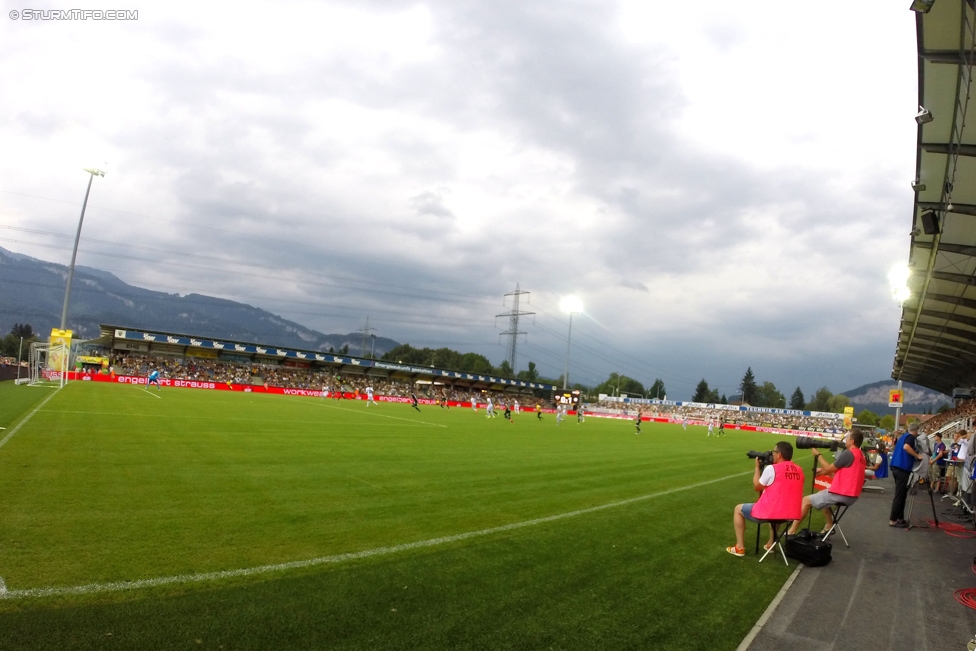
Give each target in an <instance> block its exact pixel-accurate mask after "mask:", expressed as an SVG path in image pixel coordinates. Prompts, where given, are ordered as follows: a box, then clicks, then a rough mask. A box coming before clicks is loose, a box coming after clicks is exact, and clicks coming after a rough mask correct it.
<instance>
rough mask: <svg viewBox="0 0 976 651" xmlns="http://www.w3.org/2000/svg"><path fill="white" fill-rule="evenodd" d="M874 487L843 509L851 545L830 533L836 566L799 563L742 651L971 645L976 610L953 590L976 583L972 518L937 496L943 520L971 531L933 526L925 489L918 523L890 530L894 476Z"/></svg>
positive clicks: (916, 510)
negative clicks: (956, 531)
mask: <svg viewBox="0 0 976 651" xmlns="http://www.w3.org/2000/svg"><path fill="white" fill-rule="evenodd" d="M868 485H869V486H873V487H883V488H884V492H883V493H878V492H868V491H865V492H864V493H863V494H862V495H861V498H860V499H859V500H858V501H857V503H856V504H855V505H854V506H852V507H851V508H850V511H849V512H848V513H847V514H846V515H845V516H844V518H843V520H842V521H841V526H842V528H843V530H844V533H845V534H846V536H847V540H848V541H849V542H850V544H851V546H850V548H847V547H846V546H845V545H844V541H843V539H842V538H841V537H840V536H839V535H833V536H831V538H830V542H831V543H832V544H833V550H832V551H833V560H832V561H831V563H830V564H828V565H826V566H824V567H803V566H799V567H798V569H797V571H796V572H795V573H794V574H793V575H792V576H791V577H790V580H789V581H788V582H787V584H786V586H785V587H784V590H783V591H782V592H781V593H780V595H779V597H777V600H774V602H773V603H772V604H771V605H770V608H769V609H767V611H766V613H765V614H764V615H763V618H762V619H761V620H760V621H759V623H757V625H756V628H754V629H753V632H752V633H751V634H750V635H749V636H748V637H747V638H746V639H745V640H743V642H742V644H741V645H740V647H739V649H740V651H745V650H747V649H748V650H749V651H782V650H783V649H788V650H789V651H807V650H810V651H813V650H816V651H826V650H828V649H837V650H846V649H858V650H862V649H863V650H865V651H872V650H874V649H879V650H880V649H894V650H896V651H899V650H901V649H905V650H911V651H925V650H937V649H938V650H941V649H945V650H946V651H965V649H966V648H967V644H968V643H969V642H970V640H972V639H973V637H974V635H976V610H973V609H971V608H969V607H967V606H965V605H963V604H961V603H959V602H958V601H956V599H955V597H954V592H955V591H956V590H960V589H964V588H974V589H976V572H974V570H973V565H974V562H976V561H974V556H976V531H974V525H973V521H972V519H969V521H968V522H963V521H962V519H961V514H962V510H961V509H959V508H958V507H953V506H951V503H950V501H949V500H948V499H946V500H942V499H939V496H936V499H935V509H936V513H937V514H938V517H939V520H940V522H944V523H951V524H954V525H957V526H959V525H964V526H966V528H967V529H968V531H964V532H962V533H961V534H959V535H961V536H965V537H958V535H957V536H952V535H949V534H948V533H947V532H946V531H945V530H939V529H936V528H935V527H934V526H932V520H933V514H932V505H931V503H930V501H929V495H928V493H927V492H925V491H922V492H920V493H919V494H918V495H917V497H916V498H915V502H914V507H913V509H912V524H913V528H911V529H908V530H906V529H897V528H893V527H889V526H888V513H889V509H890V508H891V498H892V493H893V491H894V483H893V481H892V480H891V479H890V478H889V479H885V480H880V481H872V482H868ZM911 502H912V498H911V497H909V504H911ZM747 534H748V532H747ZM770 560H772V559H771V558H769V559H767V560H766V562H767V563H768V562H769V561H770ZM779 562H782V559H780V561H779ZM790 564H791V565H796V562H795V561H792V560H791V561H790Z"/></svg>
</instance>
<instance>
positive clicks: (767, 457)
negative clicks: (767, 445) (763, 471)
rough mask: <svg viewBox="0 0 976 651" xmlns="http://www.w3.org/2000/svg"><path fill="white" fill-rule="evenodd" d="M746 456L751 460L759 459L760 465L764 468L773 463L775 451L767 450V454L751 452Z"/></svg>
mask: <svg viewBox="0 0 976 651" xmlns="http://www.w3.org/2000/svg"><path fill="white" fill-rule="evenodd" d="M746 456H747V457H749V458H750V459H759V465H760V466H761V467H763V468H765V467H766V466H768V465H769V464H771V463H772V462H773V451H772V450H766V451H765V452H756V451H755V450H749V451H748V452H746Z"/></svg>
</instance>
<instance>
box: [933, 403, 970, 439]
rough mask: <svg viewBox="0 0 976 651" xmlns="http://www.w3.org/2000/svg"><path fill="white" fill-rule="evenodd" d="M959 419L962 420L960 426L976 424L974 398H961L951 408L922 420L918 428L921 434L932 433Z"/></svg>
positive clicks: (967, 426)
mask: <svg viewBox="0 0 976 651" xmlns="http://www.w3.org/2000/svg"><path fill="white" fill-rule="evenodd" d="M960 419H962V420H963V421H964V422H963V424H962V427H964V428H965V429H967V430H971V429H973V427H974V425H976V400H961V401H960V402H959V404H958V405H957V406H956V407H954V408H953V409H950V410H948V411H944V412H942V413H941V414H936V415H935V416H932V417H931V418H926V419H925V420H923V421H922V422H921V426H920V428H919V429H920V430H921V432H922V433H923V434H932V433H934V432H937V431H939V430H940V429H942V428H943V427H945V426H946V425H948V424H949V423H952V422H954V421H957V420H960Z"/></svg>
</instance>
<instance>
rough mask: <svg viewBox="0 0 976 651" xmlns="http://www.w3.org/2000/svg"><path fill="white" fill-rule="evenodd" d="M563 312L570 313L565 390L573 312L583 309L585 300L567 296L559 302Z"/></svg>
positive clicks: (565, 378)
mask: <svg viewBox="0 0 976 651" xmlns="http://www.w3.org/2000/svg"><path fill="white" fill-rule="evenodd" d="M559 307H560V309H562V311H563V312H568V313H569V333H568V334H567V335H566V372H565V373H563V391H565V390H566V389H568V388H569V349H570V344H571V342H572V340H573V313H574V312H582V311H583V301H581V300H580V299H578V298H577V297H575V296H566V297H564V298H563V300H561V301H560V302H559Z"/></svg>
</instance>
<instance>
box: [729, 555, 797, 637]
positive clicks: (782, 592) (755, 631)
mask: <svg viewBox="0 0 976 651" xmlns="http://www.w3.org/2000/svg"><path fill="white" fill-rule="evenodd" d="M802 569H803V564H802V563H799V564H797V566H796V569H795V570H793V574H791V575H790V578H788V579H786V583H784V584H783V587H782V588H780V589H779V592H777V593H776V596H775V597H773V600H772V601H771V602H769V606H767V607H766V610H765V612H763V614H762V617H760V618H759V621H758V622H756V625H755V626H753V627H752V630H751V631H749V634H748V635H746V636H745V638H744V639H743V640H742V642H741V643H740V644H739V646H737V647H736V648H735V651H746V649H748V648H749V646H750V645H751V644H752V641H753V640H755V639H756V636H757V635H759V631H761V630H762V628H763V626H765V625H766V622H768V621H769V618H770V617H772V616H773V613H774V612H776V608H777V607H778V606H779V603H780V602H781V601H783V597H785V596H786V593H787V592H788V591H789V589H790V586H792V585H793V582H794V581H796V577H797V576H799V574H800V570H802Z"/></svg>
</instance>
